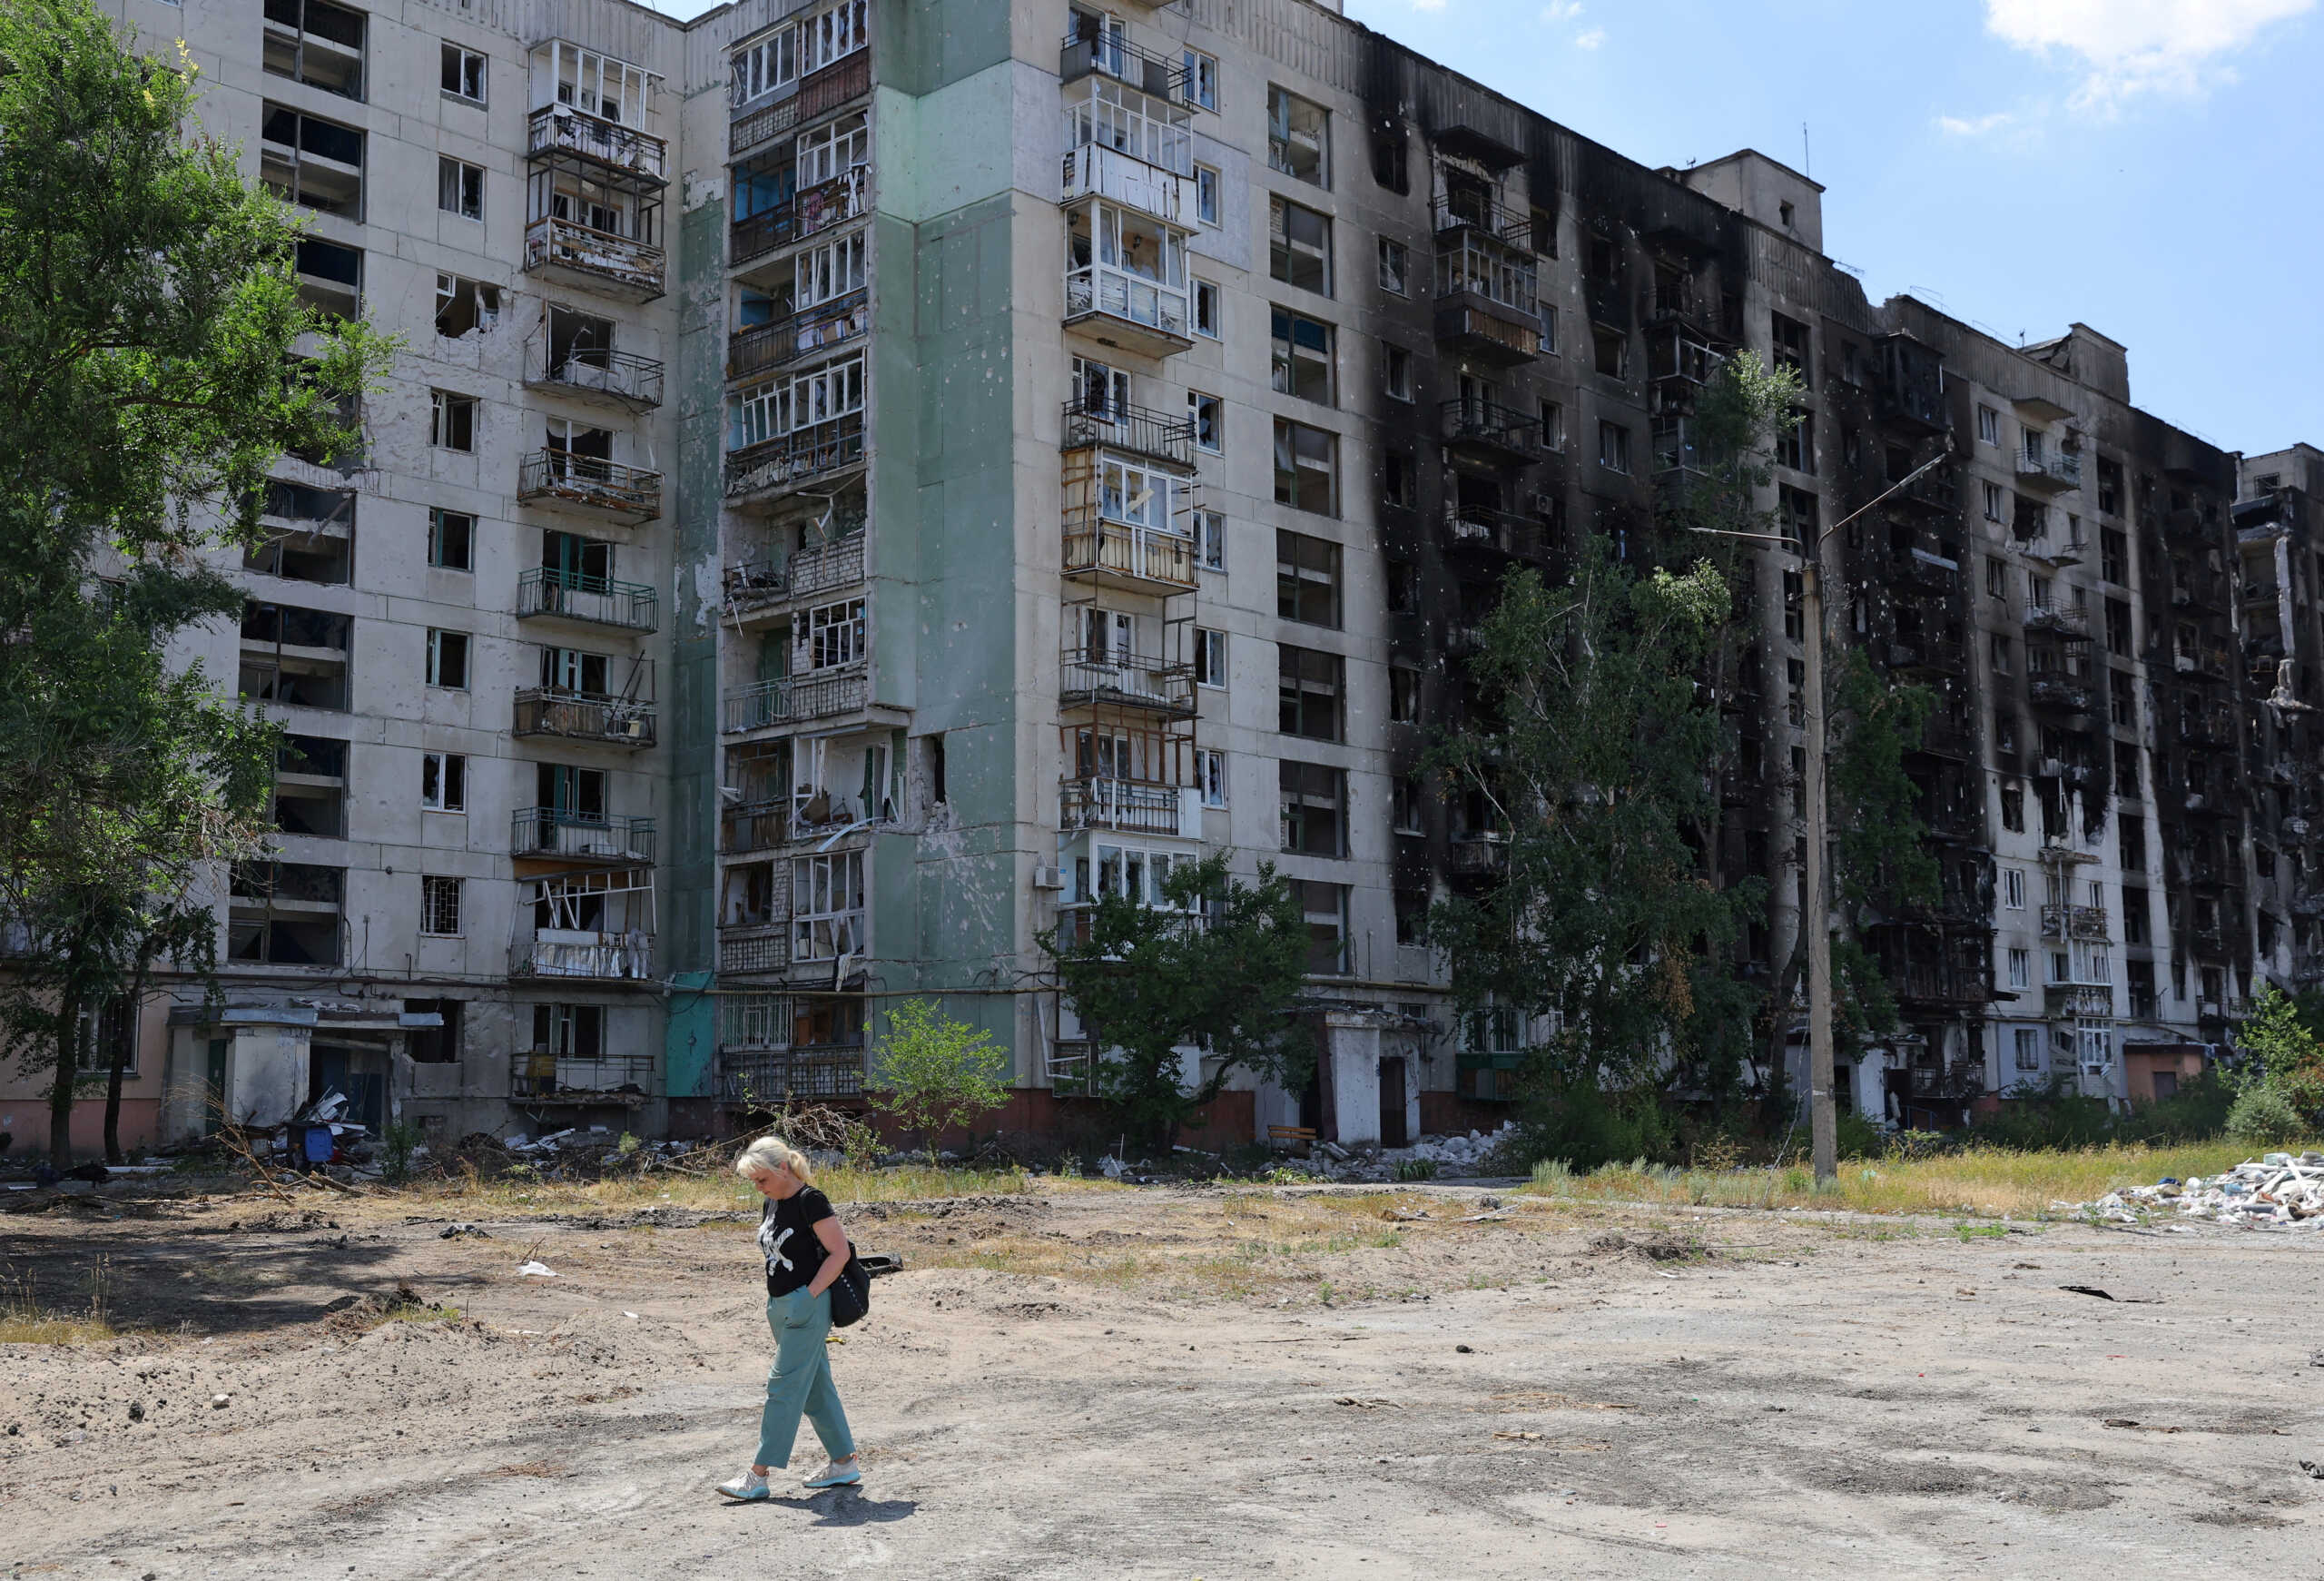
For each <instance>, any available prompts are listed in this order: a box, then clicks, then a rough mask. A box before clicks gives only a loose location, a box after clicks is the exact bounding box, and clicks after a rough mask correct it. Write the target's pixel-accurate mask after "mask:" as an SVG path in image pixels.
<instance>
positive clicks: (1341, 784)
mask: <svg viewBox="0 0 2324 1581" xmlns="http://www.w3.org/2000/svg"><path fill="white" fill-rule="evenodd" d="M1275 768H1276V780H1277V785H1278V788H1279V790H1280V793H1281V798H1282V815H1283V848H1284V849H1285V851H1292V852H1297V853H1299V854H1301V855H1307V856H1344V855H1347V774H1346V771H1345V770H1344V769H1337V768H1332V767H1329V766H1325V765H1324V764H1320V763H1293V762H1291V761H1289V760H1287V759H1286V760H1285V761H1283V762H1281V763H1278V764H1277V765H1276V766H1275Z"/></svg>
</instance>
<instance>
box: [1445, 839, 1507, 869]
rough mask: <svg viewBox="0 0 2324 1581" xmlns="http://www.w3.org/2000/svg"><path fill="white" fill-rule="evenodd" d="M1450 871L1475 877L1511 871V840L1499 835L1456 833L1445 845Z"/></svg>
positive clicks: (1447, 864)
mask: <svg viewBox="0 0 2324 1581" xmlns="http://www.w3.org/2000/svg"><path fill="white" fill-rule="evenodd" d="M1444 868H1445V871H1446V872H1448V873H1453V874H1461V875H1462V876H1467V877H1474V876H1479V875H1488V874H1497V873H1506V872H1508V871H1509V842H1508V841H1507V840H1506V839H1504V838H1502V836H1501V835H1456V836H1454V837H1453V839H1452V842H1451V843H1450V844H1448V845H1446V847H1445V852H1444Z"/></svg>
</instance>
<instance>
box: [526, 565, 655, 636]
mask: <svg viewBox="0 0 2324 1581" xmlns="http://www.w3.org/2000/svg"><path fill="white" fill-rule="evenodd" d="M532 616H546V617H550V618H556V619H563V620H579V621H585V622H586V623H587V624H589V625H592V626H613V627H619V628H621V629H622V630H624V631H651V630H653V629H654V628H655V626H656V625H658V624H659V623H660V618H661V599H660V596H659V595H658V594H656V593H655V590H654V589H653V588H649V587H647V586H646V585H645V583H643V582H616V581H615V580H613V579H612V578H609V577H587V576H584V575H582V574H581V573H580V572H578V571H565V570H557V569H554V568H550V567H547V566H536V567H534V568H532V569H531V570H529V571H527V572H526V573H525V574H524V575H522V576H520V577H518V578H517V618H519V619H524V618H527V617H532Z"/></svg>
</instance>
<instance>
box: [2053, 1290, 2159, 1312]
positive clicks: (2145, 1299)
mask: <svg viewBox="0 0 2324 1581" xmlns="http://www.w3.org/2000/svg"><path fill="white" fill-rule="evenodd" d="M2058 1289H2060V1290H2064V1291H2066V1292H2067V1293H2069V1294H2071V1295H2076V1296H2096V1297H2097V1298H2098V1299H2100V1300H2102V1301H2120V1302H2122V1303H2123V1304H2124V1305H2126V1306H2132V1307H2159V1306H2161V1305H2162V1297H2161V1296H2118V1295H2115V1294H2113V1293H2112V1292H2111V1291H2108V1290H2100V1289H2099V1288H2098V1287H2097V1286H2096V1285H2060V1286H2059V1287H2058Z"/></svg>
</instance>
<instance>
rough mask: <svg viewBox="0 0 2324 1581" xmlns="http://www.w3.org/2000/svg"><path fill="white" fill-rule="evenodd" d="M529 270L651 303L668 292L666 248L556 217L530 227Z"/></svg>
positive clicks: (527, 237)
mask: <svg viewBox="0 0 2324 1581" xmlns="http://www.w3.org/2000/svg"><path fill="white" fill-rule="evenodd" d="M525 271H526V272H527V273H528V274H539V275H541V276H542V277H543V278H545V279H548V280H553V281H556V282H560V283H562V284H566V285H576V286H580V287H582V288H583V289H585V290H589V291H605V292H606V293H607V294H609V295H613V296H618V297H621V298H624V299H625V300H626V301H636V302H648V301H654V300H655V298H657V297H659V296H660V295H661V294H662V293H663V291H664V289H665V286H664V282H665V279H666V277H667V272H668V260H667V257H666V255H665V253H664V252H663V251H662V249H660V248H659V247H656V246H655V245H654V244H653V243H651V242H640V241H636V240H634V239H633V238H631V237H627V236H619V235H615V233H614V232H610V231H599V230H596V229H595V228H594V227H592V226H588V225H584V224H582V223H581V222H579V221H577V220H563V219H558V218H556V216H554V215H550V216H547V217H544V218H542V219H538V220H535V221H534V222H532V223H531V224H529V225H527V226H526V227H525Z"/></svg>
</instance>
